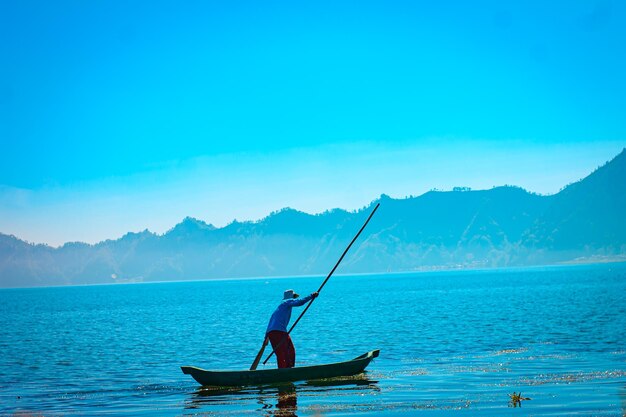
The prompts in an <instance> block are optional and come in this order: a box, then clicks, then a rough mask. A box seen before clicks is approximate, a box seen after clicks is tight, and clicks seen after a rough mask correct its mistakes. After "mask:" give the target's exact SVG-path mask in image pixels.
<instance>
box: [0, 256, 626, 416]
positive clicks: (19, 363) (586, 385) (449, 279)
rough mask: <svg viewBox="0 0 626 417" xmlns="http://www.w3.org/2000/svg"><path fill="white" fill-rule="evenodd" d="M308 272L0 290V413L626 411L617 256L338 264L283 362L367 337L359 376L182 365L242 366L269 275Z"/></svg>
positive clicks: (277, 292) (326, 355)
mask: <svg viewBox="0 0 626 417" xmlns="http://www.w3.org/2000/svg"><path fill="white" fill-rule="evenodd" d="M321 281H322V279H321V278H319V277H318V278H298V279H260V280H239V281H213V282H184V283H161V284H133V285H117V286H115V285H114V286H92V287H69V288H68V287H65V288H39V289H17V290H0V414H2V415H6V414H8V415H12V414H24V415H46V416H54V415H81V416H88V415H102V414H108V415H116V414H128V415H131V414H132V415H202V414H206V415H240V414H244V415H342V416H345V415H356V414H366V415H367V414H369V415H381V414H386V415H398V414H399V413H400V412H404V413H406V412H411V413H417V412H426V415H444V414H445V415H448V414H452V415H454V414H456V415H467V416H469V415H476V414H480V415H493V416H496V415H497V416H502V415H513V414H515V415H519V416H522V415H562V416H566V415H567V416H571V415H585V416H587V415H595V416H604V415H606V416H609V415H611V416H622V415H625V413H626V302H625V300H626V297H625V294H626V264H606V265H594V266H575V267H554V268H532V269H511V270H497V271H469V272H468V271H462V272H437V273H416V274H401V275H367V276H336V277H333V278H332V279H331V280H330V281H329V283H328V285H327V286H326V287H325V288H324V291H323V292H322V294H321V296H320V298H319V299H318V300H317V301H316V302H315V303H314V304H313V306H312V307H311V309H310V310H309V312H308V313H307V315H306V316H305V317H304V318H303V319H302V321H301V322H300V324H298V327H297V328H296V330H295V331H294V333H293V337H294V341H295V344H296V349H297V353H298V357H297V362H298V364H301V365H304V364H318V363H324V362H335V361H341V360H347V359H351V358H353V357H356V356H358V355H360V354H362V353H365V352H366V351H368V350H371V349H374V348H379V349H381V355H380V357H379V358H378V359H376V360H375V361H374V362H372V364H371V365H370V367H369V368H368V372H367V373H366V374H365V375H364V376H362V377H359V378H356V379H351V380H345V381H334V382H331V384H330V385H324V384H316V383H304V382H303V383H297V384H295V385H285V386H280V387H276V386H272V387H262V388H248V389H241V390H237V389H231V390H207V389H200V388H199V387H198V386H197V384H196V383H195V381H193V380H192V379H191V378H190V377H189V376H187V375H183V374H182V373H181V371H180V369H179V366H180V365H195V366H200V367H203V368H206V369H228V368H230V369H244V368H247V367H249V365H250V363H251V362H252V360H253V359H254V356H255V355H256V353H257V351H258V349H259V347H260V344H261V342H262V339H263V333H264V330H265V326H266V323H267V320H268V318H269V315H270V314H271V312H272V311H273V309H274V307H275V305H276V303H277V302H279V301H280V298H281V295H282V291H283V290H284V289H285V288H295V289H296V290H297V291H299V292H300V293H301V294H305V293H308V292H312V291H314V290H315V289H316V288H317V287H318V286H319V284H320V283H321ZM296 311H297V310H294V319H295V317H296V315H295V312H296ZM271 365H272V366H274V363H273V362H272V364H271ZM268 366H269V364H268ZM514 391H515V392H519V391H521V392H522V395H523V396H524V397H530V398H531V400H530V401H524V402H522V407H521V408H516V409H513V408H511V404H510V403H509V396H508V394H510V393H512V392H514Z"/></svg>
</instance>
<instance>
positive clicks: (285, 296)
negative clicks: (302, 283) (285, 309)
mask: <svg viewBox="0 0 626 417" xmlns="http://www.w3.org/2000/svg"><path fill="white" fill-rule="evenodd" d="M294 295H295V296H296V297H297V296H298V294H296V292H295V291H294V290H285V292H284V293H283V300H288V299H291V298H294Z"/></svg>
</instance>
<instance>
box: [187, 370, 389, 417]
mask: <svg viewBox="0 0 626 417" xmlns="http://www.w3.org/2000/svg"><path fill="white" fill-rule="evenodd" d="M377 383H378V381H375V380H372V379H369V378H367V375H366V374H365V373H363V374H360V375H356V376H352V377H341V378H329V379H321V380H315V381H307V382H303V383H298V384H293V383H284V384H274V385H263V386H257V387H240V388H229V387H201V388H198V389H197V390H196V391H195V392H193V393H191V394H190V398H189V399H188V400H187V401H186V404H185V408H187V409H194V410H196V411H206V412H214V411H218V410H217V409H221V410H220V411H226V410H224V407H225V408H226V409H227V410H229V411H231V412H235V413H236V412H237V410H239V411H241V409H242V408H244V409H248V410H249V408H248V407H253V404H257V406H260V407H259V411H261V412H262V414H263V415H266V416H285V417H287V416H297V415H298V414H297V411H298V396H300V397H307V398H312V399H313V401H314V402H315V403H323V400H322V401H315V397H319V398H320V399H321V398H322V397H324V396H328V395H333V394H335V395H337V394H338V391H348V393H349V391H351V390H359V391H360V390H374V391H379V390H380V388H379V387H378V385H377ZM246 403H248V404H246ZM307 403H309V401H307ZM199 409H201V410H199ZM225 414H228V411H226V413H225Z"/></svg>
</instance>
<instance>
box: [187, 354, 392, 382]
mask: <svg viewBox="0 0 626 417" xmlns="http://www.w3.org/2000/svg"><path fill="white" fill-rule="evenodd" d="M379 352H380V351H379V350H372V351H370V352H367V353H366V354H364V355H361V356H359V357H357V358H354V359H352V360H351V361H346V362H337V363H329V364H326V365H314V366H301V367H296V368H282V369H281V368H279V369H261V370H258V369H257V370H256V371H207V370H204V369H200V368H196V367H195V366H181V368H180V369H182V371H183V373H184V374H186V375H191V376H192V377H193V379H195V380H196V381H198V382H199V383H200V384H202V385H211V386H220V387H240V386H246V385H264V384H275V383H278V382H295V381H308V380H315V379H323V378H335V377H339V376H351V375H356V374H358V373H361V372H363V370H364V369H365V367H367V365H369V363H370V362H371V361H372V359H374V358H376V357H378V353H379Z"/></svg>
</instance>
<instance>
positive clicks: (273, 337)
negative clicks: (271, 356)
mask: <svg viewBox="0 0 626 417" xmlns="http://www.w3.org/2000/svg"><path fill="white" fill-rule="evenodd" d="M268 336H269V337H270V342H271V343H272V348H273V349H274V353H275V354H276V362H277V364H278V367H279V368H290V366H289V353H288V350H287V346H288V345H289V344H290V343H291V338H290V337H289V334H288V333H286V332H280V331H277V330H272V331H271V332H269V334H268Z"/></svg>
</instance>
